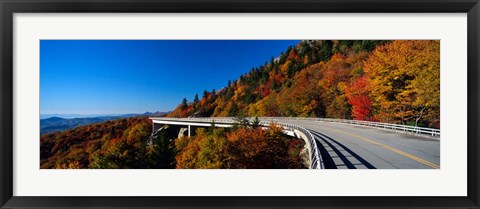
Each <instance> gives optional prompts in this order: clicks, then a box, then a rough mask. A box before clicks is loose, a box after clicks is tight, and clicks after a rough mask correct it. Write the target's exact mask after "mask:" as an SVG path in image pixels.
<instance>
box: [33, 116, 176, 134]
mask: <svg viewBox="0 0 480 209" xmlns="http://www.w3.org/2000/svg"><path fill="white" fill-rule="evenodd" d="M167 114H168V112H159V111H157V112H153V113H152V112H145V113H141V114H123V115H98V116H93V117H92V116H91V117H81V116H87V115H80V114H50V115H52V117H48V118H42V115H41V116H40V118H41V119H40V134H47V133H53V132H56V131H64V130H68V129H72V128H76V127H79V126H85V125H90V124H94V123H100V122H104V121H108V120H115V119H121V118H130V117H136V116H165V115H167ZM53 115H56V116H53ZM43 116H46V115H43ZM59 116H64V117H59ZM75 116H77V117H75ZM69 117H74V118H69Z"/></svg>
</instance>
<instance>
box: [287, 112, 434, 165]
mask: <svg viewBox="0 0 480 209" xmlns="http://www.w3.org/2000/svg"><path fill="white" fill-rule="evenodd" d="M278 121H279V122H285V123H291V124H295V125H298V126H302V127H304V128H306V129H308V130H309V131H310V132H312V134H313V135H314V136H315V138H316V140H317V141H318V142H319V144H321V145H322V146H320V151H321V155H322V157H323V160H324V163H325V167H326V168H332V169H334V168H338V169H362V168H363V169H366V168H367V169H395V168H402V169H425V168H426V169H438V168H440V141H439V140H435V139H430V138H425V137H420V136H414V135H410V134H403V133H395V132H391V131H384V130H379V129H375V128H369V127H358V126H352V125H346V124H336V123H327V122H317V121H316V122H312V121H301V120H278Z"/></svg>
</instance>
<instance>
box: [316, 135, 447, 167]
mask: <svg viewBox="0 0 480 209" xmlns="http://www.w3.org/2000/svg"><path fill="white" fill-rule="evenodd" d="M325 128H327V127H325ZM327 129H329V130H332V131H335V132H339V133H343V134H346V135H349V136H353V137H355V138H359V139H361V140H363V141H366V142H369V143H372V144H375V145H377V146H380V147H383V148H385V149H388V150H390V151H392V152H395V153H397V154H400V155H403V156H405V157H408V158H410V159H412V160H415V161H417V162H419V163H422V164H424V165H427V166H429V167H432V168H436V169H438V168H440V166H439V165H437V164H435V163H432V162H430V161H427V160H424V159H422V158H420V157H417V156H415V155H412V154H408V153H406V152H404V151H401V150H398V149H395V148H393V147H390V146H388V145H385V144H382V143H379V142H376V141H373V140H371V139H367V138H365V137H361V136H358V135H355V134H352V133H348V132H345V131H341V130H337V129H332V128H327Z"/></svg>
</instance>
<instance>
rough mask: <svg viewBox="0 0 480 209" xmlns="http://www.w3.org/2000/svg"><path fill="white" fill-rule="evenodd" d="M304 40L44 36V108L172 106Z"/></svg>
mask: <svg viewBox="0 0 480 209" xmlns="http://www.w3.org/2000/svg"><path fill="white" fill-rule="evenodd" d="M298 42H299V41H298V40H282V41H280V40H258V41H245V40H228V41H226V40H225V41H223V40H195V41H184V40H175V41H173V40H145V41H143V40H142V41H139V40H128V41H127V40H115V41H113V40H96V41H94V40H41V41H40V114H54V113H56V114H124V113H143V112H146V111H150V112H153V111H169V110H172V109H174V108H175V107H176V106H177V105H178V104H179V103H180V102H181V100H182V99H183V98H184V97H186V98H187V99H188V100H189V101H192V100H193V97H194V95H195V94H196V93H198V95H199V97H201V96H202V93H203V90H204V89H206V90H209V91H211V90H212V89H216V90H218V89H220V88H222V87H224V86H226V84H227V81H228V80H235V79H238V78H239V76H240V74H243V73H246V72H248V71H250V70H251V68H252V67H254V66H260V65H263V64H264V63H265V62H266V61H269V60H270V57H272V56H273V57H277V56H278V55H280V53H281V52H282V51H285V50H286V49H287V48H288V46H291V45H296V44H297V43H298Z"/></svg>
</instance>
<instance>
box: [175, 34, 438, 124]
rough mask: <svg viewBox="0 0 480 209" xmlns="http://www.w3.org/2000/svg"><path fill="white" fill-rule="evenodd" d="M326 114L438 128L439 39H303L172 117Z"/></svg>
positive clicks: (184, 104)
mask: <svg viewBox="0 0 480 209" xmlns="http://www.w3.org/2000/svg"><path fill="white" fill-rule="evenodd" d="M238 115H245V116H284V117H327V118H344V119H356V120H370V121H381V122H388V123H396V124H408V125H418V126H426V127H435V128H439V127H440V42H439V41H425V40H421V41H415V40H395V41H373V40H367V41H365V40H364V41H348V40H340V41H325V40H316V41H301V42H300V43H299V44H298V45H297V46H295V47H290V48H288V49H287V50H286V51H285V52H283V53H281V55H280V56H279V57H277V58H273V57H272V58H271V60H270V61H268V62H266V63H265V64H264V65H262V66H259V67H254V68H252V69H251V70H250V72H248V73H246V74H243V75H240V77H239V79H238V80H234V81H228V83H227V85H226V87H224V88H222V89H220V90H218V91H216V90H212V91H207V90H205V91H204V92H203V96H202V98H199V96H198V95H195V97H194V100H193V101H191V102H189V101H187V100H186V99H183V101H182V102H181V104H180V105H178V106H177V108H176V109H175V110H174V111H172V112H171V113H170V114H169V115H168V116H169V117H208V116H238Z"/></svg>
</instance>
